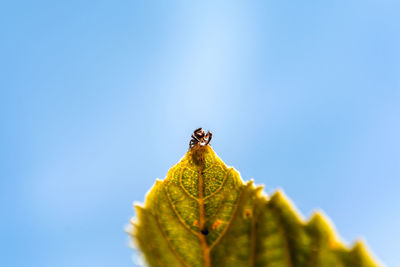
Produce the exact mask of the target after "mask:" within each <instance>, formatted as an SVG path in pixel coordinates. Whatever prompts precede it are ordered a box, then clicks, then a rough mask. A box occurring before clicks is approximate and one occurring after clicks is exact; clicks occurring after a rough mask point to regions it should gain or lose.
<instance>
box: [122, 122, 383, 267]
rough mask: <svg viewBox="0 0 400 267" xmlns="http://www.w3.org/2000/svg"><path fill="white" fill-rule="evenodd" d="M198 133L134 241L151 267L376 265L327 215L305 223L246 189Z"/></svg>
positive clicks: (144, 214) (149, 205) (155, 194)
mask: <svg viewBox="0 0 400 267" xmlns="http://www.w3.org/2000/svg"><path fill="white" fill-rule="evenodd" d="M211 138H212V134H211V133H210V132H207V133H205V131H204V130H203V129H202V128H198V129H196V130H195V131H194V132H193V134H192V136H191V140H190V142H189V151H188V152H187V153H186V155H185V156H184V157H183V158H182V159H181V160H180V161H179V162H178V163H177V164H176V165H174V166H172V168H171V169H170V170H169V171H168V173H167V176H166V178H165V179H164V180H163V181H159V180H157V181H156V182H155V184H154V186H153V188H152V189H151V191H150V192H149V193H148V195H147V196H146V199H145V204H144V206H143V207H141V206H137V207H136V210H137V219H136V220H134V221H133V222H132V228H133V231H130V232H129V233H130V235H131V236H132V238H133V239H134V241H135V242H136V243H137V245H138V247H139V248H140V250H141V251H142V253H143V254H144V256H145V259H146V261H147V263H148V265H150V266H174V267H179V266H186V267H188V266H189V267H191V266H193V267H211V266H215V267H236V266H237V267H241V266H260V267H263V266H266V267H267V266H282V267H285V266H290V267H292V266H295V267H336V266H340V267H354V266H357V267H376V266H379V265H378V264H377V262H376V260H375V259H374V258H373V256H372V255H371V254H370V253H369V252H367V251H368V250H367V249H366V248H365V246H364V245H363V244H362V243H356V244H355V245H354V247H352V248H347V247H346V246H344V245H343V244H341V243H340V242H338V241H337V240H339V239H338V237H337V236H336V234H335V232H334V231H333V230H332V227H331V225H330V224H329V223H327V220H326V219H325V217H324V216H323V215H321V214H320V213H317V214H315V215H314V216H313V217H312V219H310V220H309V221H308V222H304V221H302V220H301V219H300V216H299V215H298V214H297V212H296V211H295V210H294V208H293V205H292V204H291V203H290V201H289V200H288V199H287V197H286V196H285V195H284V194H283V193H282V192H280V191H277V192H276V193H274V194H273V195H272V196H270V197H269V198H268V199H267V198H266V197H265V196H264V195H263V194H260V191H261V190H262V189H261V187H256V186H254V185H253V182H252V181H250V182H246V183H244V182H243V181H242V179H241V178H240V175H239V173H238V172H237V171H236V170H235V169H234V168H232V167H228V166H226V165H225V163H224V162H223V161H222V160H221V159H220V158H219V157H218V156H217V155H216V154H215V152H214V151H213V149H212V148H211V146H210V141H211Z"/></svg>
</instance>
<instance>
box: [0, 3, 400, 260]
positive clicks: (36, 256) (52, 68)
mask: <svg viewBox="0 0 400 267" xmlns="http://www.w3.org/2000/svg"><path fill="white" fill-rule="evenodd" d="M399 11H400V3H399V2H398V1H395V0H379V1H378V0H376V1H373V0H364V1H361V0H350V1H349V0H347V1H344V0H343V1H301V2H299V1H298V2H295V1H287V0H283V1H229V2H228V1H226V2H224V1H209V2H208V1H202V2H201V3H193V2H191V3H189V2H183V1H171V2H170V1H160V2H150V1H132V0H130V1H118V0H117V1H64V2H60V1H8V2H5V3H3V4H2V8H1V9H0V38H1V39H0V40H1V42H0V62H1V63H0V73H1V74H0V112H1V117H0V118H1V119H0V127H1V131H0V145H1V148H2V149H1V150H0V208H1V211H2V214H3V216H2V217H1V220H0V229H1V230H0V251H1V257H0V265H1V266H10V267H14V266H19V267H20V266H24V267H25V266H30V267H36V266H40V267H53V266H57V267H64V266H79V267H86V266H96V267H102V266H105V267H106V266H121V267H122V266H135V262H136V263H137V262H138V257H137V255H136V254H135V253H134V252H133V251H132V250H131V249H130V248H128V245H127V244H128V237H127V235H126V234H125V233H124V226H125V225H126V224H127V223H128V221H129V219H130V217H131V216H133V215H134V213H133V209H132V203H133V201H143V199H144V196H145V194H146V192H147V191H148V190H149V189H150V188H151V186H152V185H153V183H154V181H155V178H164V176H165V175H166V173H167V171H168V169H169V168H170V167H171V166H172V165H173V164H175V163H176V162H177V161H178V160H179V159H180V158H181V157H182V156H183V155H184V153H185V152H186V150H187V147H188V142H189V139H190V134H191V132H192V131H193V130H194V129H195V128H196V127H199V126H202V127H204V128H206V129H209V130H211V131H212V132H213V133H214V137H213V140H212V141H213V142H212V145H213V148H214V150H215V151H216V152H217V154H218V155H219V156H220V157H221V158H222V159H223V160H224V161H225V162H226V163H227V164H228V165H232V166H234V167H235V168H236V169H237V170H239V171H240V172H241V175H242V177H243V179H244V180H248V179H250V178H253V179H254V180H255V181H256V183H257V184H264V185H265V191H266V192H267V193H271V192H273V191H274V190H276V189H277V188H282V189H283V190H284V191H285V192H286V194H287V195H288V196H289V197H290V198H291V199H292V200H293V202H294V203H295V204H296V206H297V207H298V209H299V210H300V211H301V212H302V214H304V216H305V217H309V216H310V214H312V212H313V211H314V210H315V209H322V210H324V212H325V213H326V214H328V216H329V217H330V218H331V219H332V221H333V222H334V223H335V225H336V228H337V230H338V233H339V234H340V236H341V237H342V238H343V239H344V240H345V241H346V242H347V243H348V244H351V243H352V242H353V241H354V240H356V239H357V238H363V239H365V240H366V241H367V243H368V245H369V247H370V248H371V249H372V250H373V251H374V252H375V254H376V255H377V256H378V258H379V259H380V260H381V261H382V262H383V263H385V264H386V265H387V266H399V264H400V254H399V253H398V251H399V248H400V246H399V244H398V240H400V230H399V228H398V227H399V225H400V198H399V193H398V191H399V188H400V179H399V178H400V138H399V136H400V119H399V118H400V16H398V14H399Z"/></svg>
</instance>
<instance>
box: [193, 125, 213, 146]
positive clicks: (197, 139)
mask: <svg viewBox="0 0 400 267" xmlns="http://www.w3.org/2000/svg"><path fill="white" fill-rule="evenodd" d="M211 138H212V133H210V132H207V134H206V133H205V131H204V130H203V129H202V128H198V129H196V130H194V132H193V134H192V139H191V140H190V143H189V149H191V148H193V147H194V146H195V145H200V146H206V145H208V144H209V143H210V141H211Z"/></svg>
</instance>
